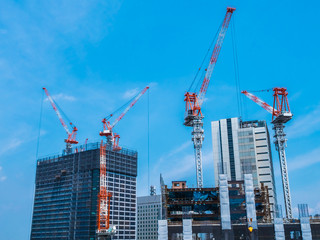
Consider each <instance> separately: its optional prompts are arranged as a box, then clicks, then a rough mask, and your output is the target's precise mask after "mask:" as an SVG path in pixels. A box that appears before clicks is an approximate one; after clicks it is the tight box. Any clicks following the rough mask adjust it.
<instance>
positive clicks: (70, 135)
mask: <svg viewBox="0 0 320 240" xmlns="http://www.w3.org/2000/svg"><path fill="white" fill-rule="evenodd" d="M42 89H43V90H44V92H45V93H46V95H47V97H48V99H49V101H50V103H51V105H52V107H53V110H54V111H55V113H56V114H57V116H58V118H59V120H60V122H61V124H62V126H63V128H64V130H65V131H66V133H67V135H68V138H67V139H65V140H64V141H65V142H66V143H67V148H66V150H67V152H68V153H70V151H71V145H72V144H78V141H76V136H77V131H78V129H77V127H76V126H74V125H73V124H72V122H70V123H69V124H70V126H71V128H72V131H70V130H69V128H68V126H67V124H66V123H65V121H64V120H63V117H62V115H61V113H60V111H59V109H58V107H57V105H56V103H55V102H54V100H53V99H52V97H51V95H50V94H49V92H48V90H47V89H46V88H45V87H44V88H42Z"/></svg>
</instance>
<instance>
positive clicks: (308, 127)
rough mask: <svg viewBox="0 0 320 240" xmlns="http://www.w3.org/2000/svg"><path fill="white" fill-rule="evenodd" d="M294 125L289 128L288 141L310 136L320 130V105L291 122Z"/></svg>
mask: <svg viewBox="0 0 320 240" xmlns="http://www.w3.org/2000/svg"><path fill="white" fill-rule="evenodd" d="M291 121H293V125H291V126H289V127H288V130H287V133H288V139H292V138H299V137H303V136H308V135H310V134H312V133H315V132H317V131H319V130H320V104H319V105H318V106H317V107H315V108H314V109H313V110H312V111H311V112H309V113H306V114H304V115H303V116H302V117H299V118H297V119H293V120H291Z"/></svg>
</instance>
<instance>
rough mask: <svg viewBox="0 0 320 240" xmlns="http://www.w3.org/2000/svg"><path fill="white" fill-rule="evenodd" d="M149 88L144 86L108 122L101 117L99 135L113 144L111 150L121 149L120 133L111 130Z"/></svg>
mask: <svg viewBox="0 0 320 240" xmlns="http://www.w3.org/2000/svg"><path fill="white" fill-rule="evenodd" d="M148 89H149V87H148V86H147V87H145V88H144V89H142V91H141V92H140V93H139V94H138V95H137V96H136V97H135V98H134V99H133V100H132V101H131V102H130V104H129V105H128V106H127V107H126V108H125V110H124V111H123V112H122V113H121V114H120V115H119V117H118V118H117V119H116V120H115V121H114V122H113V123H112V124H110V122H109V121H107V118H104V119H102V123H103V131H102V132H100V136H105V137H107V142H108V144H111V145H113V150H115V151H119V150H121V147H120V146H119V139H120V135H119V134H116V133H114V132H113V128H114V127H115V126H116V125H117V124H118V123H119V121H120V120H121V119H122V118H123V117H124V115H126V113H127V112H128V111H129V110H130V109H131V108H132V107H133V106H134V105H135V104H136V103H137V101H138V100H139V99H140V98H141V97H142V95H143V94H145V92H146V91H147V90H148ZM109 116H110V117H111V116H113V114H110V115H109Z"/></svg>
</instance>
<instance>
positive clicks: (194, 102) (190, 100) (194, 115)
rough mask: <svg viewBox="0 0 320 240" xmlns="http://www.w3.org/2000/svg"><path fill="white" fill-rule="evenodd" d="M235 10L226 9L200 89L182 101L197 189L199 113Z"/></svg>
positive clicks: (200, 138)
mask: <svg viewBox="0 0 320 240" xmlns="http://www.w3.org/2000/svg"><path fill="white" fill-rule="evenodd" d="M235 10H236V9H235V8H231V7H228V8H227V12H226V15H225V17H224V20H223V23H222V26H221V28H220V31H219V35H218V37H217V41H216V43H215V46H214V49H213V52H212V55H211V58H210V62H209V66H208V68H207V69H206V74H205V77H204V79H203V82H202V85H201V88H200V90H199V92H198V93H195V92H189V91H188V92H187V93H186V94H185V95H184V96H185V98H184V101H185V102H186V105H185V106H186V107H185V119H184V125H185V126H188V127H192V128H193V131H192V136H193V137H192V141H193V145H194V153H195V162H196V176H197V187H198V188H202V187H203V175H202V152H201V149H202V142H203V140H204V130H203V122H202V119H203V115H202V112H201V106H202V103H203V101H204V98H205V95H206V92H207V89H208V86H209V82H210V78H211V75H212V72H213V69H214V67H215V65H216V63H217V60H218V56H219V53H220V50H221V47H222V43H223V40H224V38H225V35H226V32H227V29H228V26H229V22H230V20H231V16H232V13H233V12H234V11H235Z"/></svg>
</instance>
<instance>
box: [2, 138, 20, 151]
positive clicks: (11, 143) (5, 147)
mask: <svg viewBox="0 0 320 240" xmlns="http://www.w3.org/2000/svg"><path fill="white" fill-rule="evenodd" d="M22 143H23V141H22V140H21V139H18V138H13V139H11V140H9V142H8V143H6V144H4V145H3V146H2V148H1V149H0V155H2V154H5V153H7V152H8V151H12V150H14V149H16V148H17V147H19V146H20V145H21V144H22Z"/></svg>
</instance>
